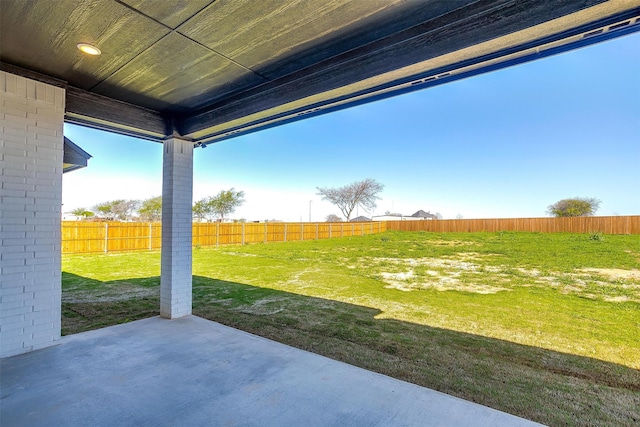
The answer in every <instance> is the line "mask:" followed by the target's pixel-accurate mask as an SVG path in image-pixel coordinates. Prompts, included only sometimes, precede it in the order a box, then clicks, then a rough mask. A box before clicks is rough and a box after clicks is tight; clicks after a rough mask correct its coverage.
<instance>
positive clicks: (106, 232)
mask: <svg viewBox="0 0 640 427" xmlns="http://www.w3.org/2000/svg"><path fill="white" fill-rule="evenodd" d="M107 252H109V223H108V222H105V223H104V253H105V254H106V253H107Z"/></svg>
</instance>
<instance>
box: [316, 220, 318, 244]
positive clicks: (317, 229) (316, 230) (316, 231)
mask: <svg viewBox="0 0 640 427" xmlns="http://www.w3.org/2000/svg"><path fill="white" fill-rule="evenodd" d="M318 226H319V224H318V223H317V222H316V240H318Z"/></svg>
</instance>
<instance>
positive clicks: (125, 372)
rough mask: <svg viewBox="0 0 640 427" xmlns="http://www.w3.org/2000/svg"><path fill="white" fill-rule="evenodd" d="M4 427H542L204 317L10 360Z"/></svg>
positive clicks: (5, 362) (143, 323) (121, 329)
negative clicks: (116, 426) (115, 426)
mask: <svg viewBox="0 0 640 427" xmlns="http://www.w3.org/2000/svg"><path fill="white" fill-rule="evenodd" d="M0 384H1V393H2V396H1V397H2V399H1V400H0V425H2V426H3V427H4V426H32V427H33V426H80V425H84V426H110V425H118V426H134V425H135V426H147V425H148V426H201V425H202V426H477V427H482V426H534V425H539V424H536V423H533V422H530V421H527V420H524V419H522V418H518V417H514V416H512V415H509V414H506V413H503V412H500V411H496V410H494V409H490V408H487V407H484V406H481V405H477V404H475V403H471V402H467V401H465V400H462V399H458V398H455V397H452V396H449V395H446V394H443V393H439V392H436V391H433V390H430V389H427V388H424V387H419V386H417V385H414V384H410V383H406V382H403V381H399V380H396V379H393V378H390V377H386V376H384V375H380V374H376V373H373V372H370V371H366V370H363V369H360V368H356V367H354V366H351V365H347V364H344V363H341V362H337V361H334V360H331V359H328V358H325V357H322V356H318V355H316V354H312V353H309V352H306V351H302V350H298V349H295V348H292V347H289V346H286V345H283V344H280V343H276V342H274V341H270V340H267V339H264V338H261V337H257V336H255V335H251V334H248V333H245V332H242V331H238V330H236V329H232V328H229V327H226V326H223V325H220V324H218V323H215V322H211V321H208V320H205V319H202V318H199V317H195V316H188V317H184V318H180V319H176V320H166V319H161V318H151V319H144V320H139V321H136V322H132V323H128V324H124V325H118V326H113V327H109V328H104V329H100V330H96V331H91V332H85V333H82V334H78V335H72V336H68V337H64V338H63V339H62V341H61V343H60V344H59V345H56V346H54V347H49V348H46V349H42V350H38V351H34V352H32V353H28V354H23V355H19V356H14V357H9V358H5V359H2V360H1V361H0Z"/></svg>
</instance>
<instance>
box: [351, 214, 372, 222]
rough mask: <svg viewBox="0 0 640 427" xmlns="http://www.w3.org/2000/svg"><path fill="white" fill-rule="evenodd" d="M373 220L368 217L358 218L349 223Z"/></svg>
mask: <svg viewBox="0 0 640 427" xmlns="http://www.w3.org/2000/svg"><path fill="white" fill-rule="evenodd" d="M370 221H371V218H367V217H366V216H362V215H361V216H359V217H356V218H351V219H350V220H349V222H370Z"/></svg>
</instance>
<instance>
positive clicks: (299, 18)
mask: <svg viewBox="0 0 640 427" xmlns="http://www.w3.org/2000/svg"><path fill="white" fill-rule="evenodd" d="M639 15H640V1H637V0H631V1H629V0H611V1H606V2H605V1H602V0H546V1H539V0H518V1H513V0H446V1H402V0H384V1H376V0H372V1H352V0H323V1H309V0H281V1H239V0H238V1H214V0H190V1H184V0H164V1H162V2H159V1H154V0H92V1H86V0H56V1H51V0H32V1H28V2H26V1H24V0H3V1H1V2H0V61H1V63H0V65H1V67H2V69H3V70H5V71H8V72H11V73H14V74H20V75H23V76H25V77H30V78H33V79H36V80H41V81H45V82H47V83H50V84H54V85H58V86H62V87H65V88H66V115H65V120H66V121H67V122H71V123H79V124H84V125H88V126H93V127H96V128H102V129H107V130H111V131H115V132H120V133H125V134H130V135H136V136H140V137H143V138H147V139H150V140H154V141H162V140H163V139H164V138H166V137H169V136H179V137H182V138H186V139H191V140H193V142H194V143H205V144H206V143H211V142H216V141H220V140H223V139H227V138H231V137H234V136H237V135H240V134H243V133H248V132H253V131H255V130H258V129H262V128H265V127H270V126H275V125H278V124H281V123H286V122H289V121H294V120H300V119H302V118H305V117H309V116H313V115H318V114H323V113H326V112H329V111H334V110H336V109H340V108H345V107H347V106H350V105H356V104H359V103H364V102H369V101H371V100H376V99H381V98H385V97H389V96H393V95H396V94H399V93H405V92H409V91H413V90H418V89H422V88H428V87H432V86H435V85H439V84H442V83H446V82H450V81H453V80H457V79H461V78H465V77H468V76H471V75H474V74H478V73H483V72H487V71H492V70H495V69H497V68H501V67H505V66H510V65H513V64H517V63H521V62H526V61H530V60H533V59H537V58H541V57H544V56H547V55H552V54H555V53H558V52H563V51H566V50H569V49H574V48H578V47H582V46H584V45H587V44H591V43H595V42H598V41H602V40H606V39H608V38H612V37H616V36H619V35H623V34H627V33H629V32H632V31H637V30H638V29H639V28H640V22H639V20H638V17H639ZM78 43H89V44H93V45H95V46H97V47H98V48H99V49H100V50H101V51H102V54H101V55H100V56H96V57H90V56H87V55H86V54H83V53H81V52H80V51H79V50H78V49H77V48H76V46H77V44H78Z"/></svg>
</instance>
